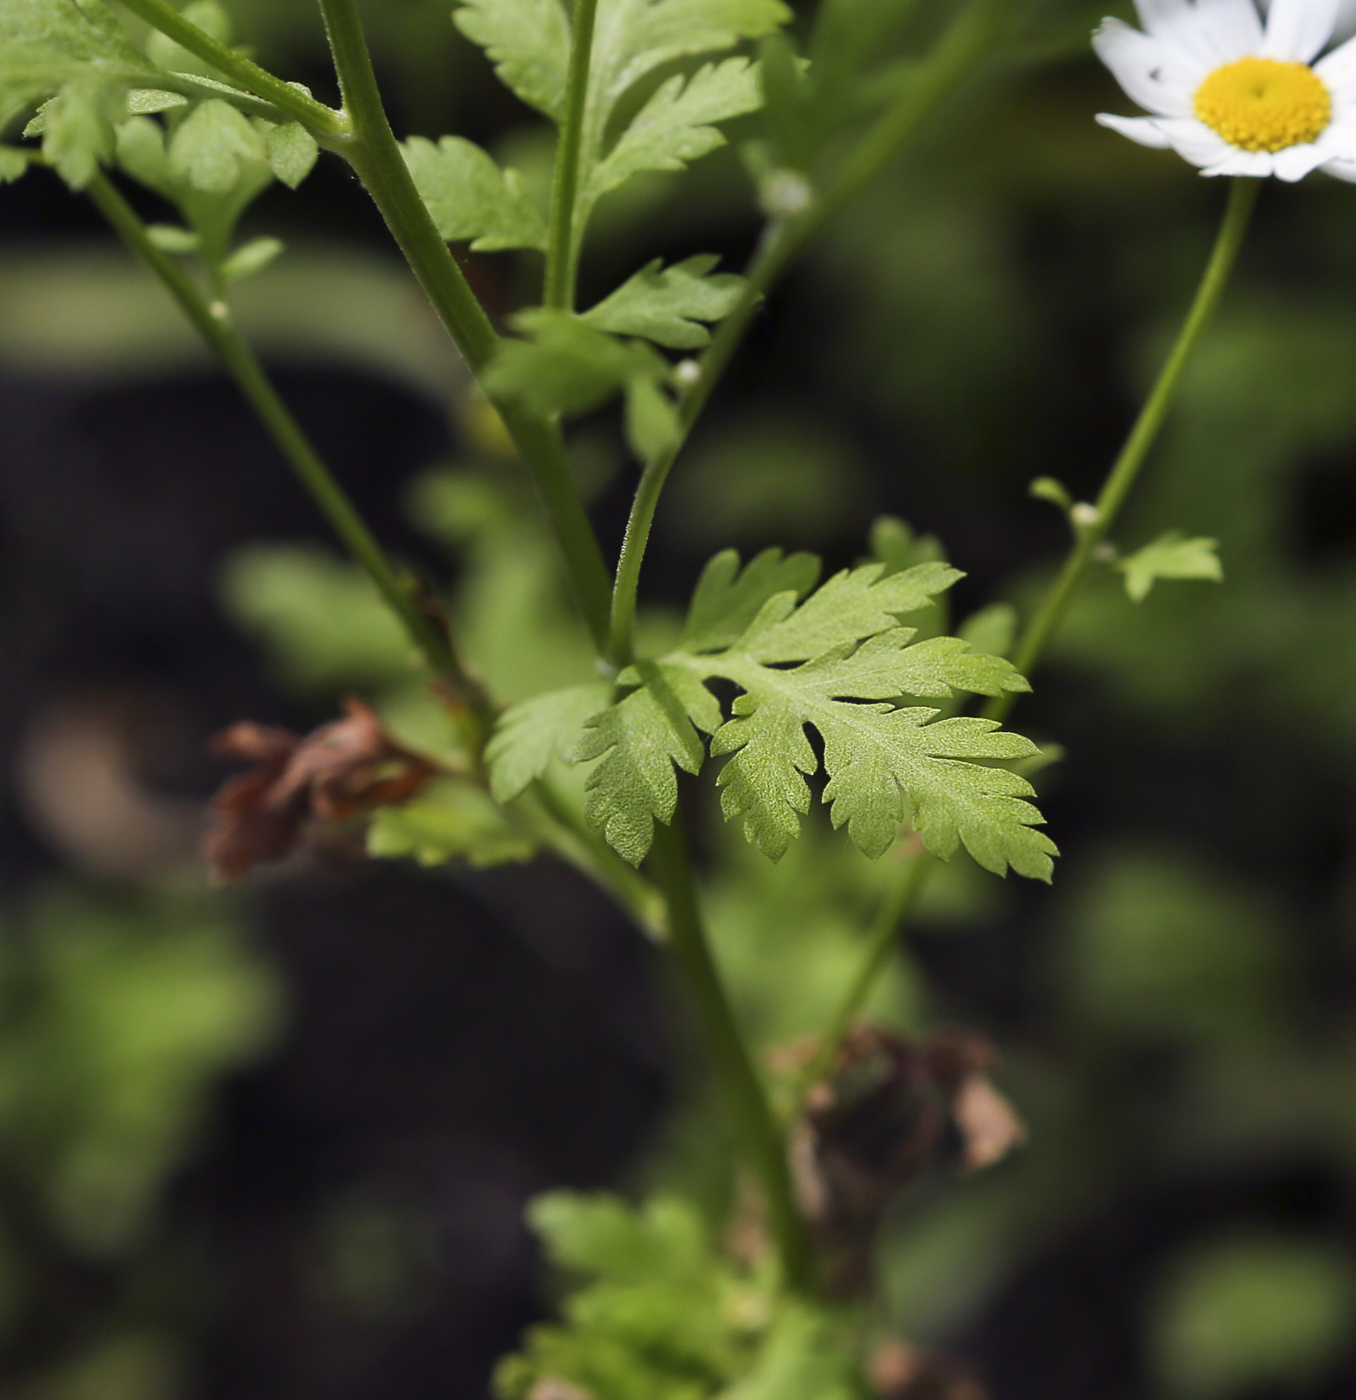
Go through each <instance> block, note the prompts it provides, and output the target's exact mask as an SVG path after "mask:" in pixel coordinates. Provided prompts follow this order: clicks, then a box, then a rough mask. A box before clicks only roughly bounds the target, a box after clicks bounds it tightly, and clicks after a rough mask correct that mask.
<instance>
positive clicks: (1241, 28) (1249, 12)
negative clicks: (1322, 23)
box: [1196, 0, 1326, 63]
mask: <svg viewBox="0 0 1356 1400" xmlns="http://www.w3.org/2000/svg"><path fill="white" fill-rule="evenodd" d="M1196 14H1197V16H1198V18H1197V24H1198V25H1199V26H1200V29H1201V32H1202V33H1203V34H1204V35H1205V37H1206V38H1207V40H1208V41H1209V42H1210V44H1211V46H1212V47H1213V48H1214V51H1215V52H1216V54H1218V56H1219V59H1220V61H1221V62H1222V63H1233V62H1235V61H1236V60H1238V59H1240V58H1246V57H1247V56H1248V55H1249V54H1255V53H1256V52H1257V51H1258V50H1259V49H1260V48H1261V47H1262V40H1263V34H1262V21H1261V19H1260V17H1259V16H1258V14H1257V6H1256V5H1254V4H1253V2H1252V0H1199V3H1198V4H1197V5H1196ZM1325 42H1326V41H1325Z"/></svg>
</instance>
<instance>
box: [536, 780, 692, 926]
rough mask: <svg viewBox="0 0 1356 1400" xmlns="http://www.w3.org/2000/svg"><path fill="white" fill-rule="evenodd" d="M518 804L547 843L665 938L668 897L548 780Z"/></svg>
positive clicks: (628, 911)
mask: <svg viewBox="0 0 1356 1400" xmlns="http://www.w3.org/2000/svg"><path fill="white" fill-rule="evenodd" d="M513 805H514V808H515V810H517V811H518V812H519V813H520V814H521V815H522V816H523V818H524V820H525V821H526V822H527V823H528V825H529V826H531V828H532V830H533V832H534V833H535V834H536V835H537V836H538V837H539V839H540V840H541V841H542V842H543V844H545V845H546V846H549V847H550V849H551V850H553V851H554V852H555V853H556V855H558V856H560V857H561V859H563V860H566V861H568V862H569V863H570V864H571V865H573V866H574V867H575V868H576V869H577V870H579V871H581V872H582V873H583V874H584V875H586V876H588V878H589V879H590V880H592V881H593V883H594V884H596V885H598V886H599V887H601V888H602V889H604V890H606V891H607V892H608V893H609V894H610V895H611V896H612V898H613V899H615V900H616V901H617V903H618V904H619V905H621V907H622V908H623V909H624V910H626V912H627V913H628V914H630V916H631V917H632V918H633V919H634V920H635V921H636V923H637V924H639V926H640V928H641V929H642V931H643V932H644V933H645V934H646V935H647V936H648V937H650V938H652V939H653V940H654V941H655V942H663V941H664V938H665V936H666V930H667V916H666V912H665V905H664V897H663V895H661V894H660V893H659V891H658V890H657V889H655V887H654V886H653V885H652V884H651V883H650V882H649V881H648V880H647V879H646V878H645V877H644V876H643V875H641V874H640V872H639V871H637V870H635V869H634V868H633V867H632V866H630V865H628V864H627V862H626V861H624V860H623V859H622V858H621V857H620V856H619V855H618V854H617V853H616V852H615V851H614V850H613V849H612V847H611V846H609V845H608V844H607V842H606V841H603V840H600V839H599V837H598V836H597V835H596V834H595V833H594V832H592V831H590V830H589V828H588V827H587V826H585V825H584V824H583V822H582V821H580V819H579V814H578V813H577V812H576V811H575V810H574V808H573V807H572V806H571V805H570V804H569V803H568V802H566V801H564V800H563V799H562V797H561V796H560V794H559V793H558V792H557V791H556V790H555V789H554V788H553V787H552V786H551V785H550V783H549V782H547V781H546V780H545V779H538V780H537V781H536V782H535V783H533V784H532V786H531V787H529V788H528V790H527V791H526V792H525V793H524V794H523V796H522V797H521V798H519V799H518V800H517V802H515V803H514V804H513Z"/></svg>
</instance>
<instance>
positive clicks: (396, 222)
mask: <svg viewBox="0 0 1356 1400" xmlns="http://www.w3.org/2000/svg"><path fill="white" fill-rule="evenodd" d="M320 9H321V13H322V14H323V15H324V18H325V29H326V32H327V34H328V35H329V41H330V49H331V51H332V53H333V55H334V66H335V71H336V72H337V73H338V75H339V86H340V90H341V91H342V93H343V97H344V106H345V110H346V111H347V113H348V115H349V117H350V119H351V121H352V127H353V129H352V132H351V134H350V135H348V136H347V137H345V138H344V139H343V140H342V141H338V142H334V143H332V144H333V146H334V148H335V149H336V150H338V151H339V152H340V154H341V155H343V156H344V157H345V158H346V159H347V160H348V162H349V164H350V165H352V166H353V169H354V170H355V171H356V172H357V175H358V178H359V179H360V180H362V182H363V184H364V185H365V186H366V187H367V191H368V193H369V194H370V195H371V196H372V200H373V202H374V203H375V204H376V206H377V208H378V209H379V210H380V211H381V215H382V217H383V218H384V219H385V220H386V225H387V227H388V228H389V229H390V230H391V234H392V236H393V237H394V238H395V240H396V242H397V244H399V246H400V250H401V252H402V253H404V255H405V258H406V260H407V261H408V262H409V264H410V267H411V268H412V269H413V271H414V275H415V276H416V277H417V278H418V279H419V283H420V285H421V286H422V287H423V289H424V291H425V292H426V293H427V295H428V298H429V300H430V301H431V302H432V303H433V307H434V310H435V311H436V312H437V313H438V316H439V318H440V319H441V320H442V322H443V324H444V325H445V326H446V327H447V330H448V333H449V334H450V335H451V336H452V339H453V340H454V341H455V342H456V345H457V348H458V349H459V350H460V351H461V353H462V355H463V356H464V357H465V359H466V363H467V364H468V365H469V366H470V368H471V371H472V373H473V374H476V375H479V374H481V373H482V372H483V371H484V369H485V368H486V366H487V365H488V364H489V362H490V360H491V359H492V358H493V357H494V354H495V352H496V350H497V349H498V346H499V337H498V336H497V335H496V334H495V331H494V327H493V326H492V325H491V324H490V320H489V317H488V316H486V314H485V312H484V309H483V308H482V307H481V305H480V303H479V302H478V301H477V300H476V297H475V293H474V292H472V291H471V288H470V286H469V285H468V283H467V281H466V278H465V276H464V275H463V273H462V270H461V268H459V267H458V266H457V261H456V259H455V258H454V257H453V256H452V253H451V251H450V250H449V248H448V246H447V244H446V243H445V242H444V241H443V236H442V234H440V233H439V232H438V228H437V225H436V224H435V223H434V222H433V219H432V217H431V215H430V214H429V212H428V209H427V207H426V206H425V204H424V201H423V200H422V199H421V198H420V196H419V191H418V189H417V188H416V187H415V183H414V180H413V178H412V177H411V175H410V172H409V168H408V167H407V166H406V164H405V158H404V156H403V155H402V154H401V150H400V145H399V143H398V142H397V141H396V139H395V133H394V132H393V131H392V130H391V124H390V122H389V121H388V120H387V117H386V110H385V108H384V107H383V106H382V101H381V92H380V90H379V89H378V87H377V79H376V74H375V73H374V71H373V69H372V57H371V54H370V53H369V52H368V49H367V39H366V36H365V35H364V33H363V28H362V21H361V19H360V18H359V15H358V8H357V4H356V0H320ZM495 406H496V408H498V410H499V413H500V415H501V417H502V418H503V420H504V423H505V426H506V427H507V428H508V431H509V433H510V435H511V436H512V437H513V440H514V442H515V443H516V444H517V447H518V450H519V451H520V452H521V454H522V456H523V459H524V461H525V462H526V463H527V466H528V469H529V470H530V471H531V472H532V475H533V478H534V479H535V481H536V484H537V489H538V491H539V492H540V494H541V497H542V501H543V503H544V505H545V508H546V513H547V516H548V518H549V520H550V523H551V526H552V529H553V530H554V532H555V535H556V539H557V542H558V543H559V545H560V548H561V551H562V553H563V554H564V556H565V563H566V567H567V569H568V571H569V576H570V583H571V586H572V588H573V591H574V594H575V599H576V601H577V603H578V605H579V608H580V611H581V612H582V613H583V616H584V620H585V622H586V623H587V624H588V628H589V632H590V634H591V635H592V637H593V640H594V645H595V646H596V647H597V649H598V652H599V654H600V655H605V654H606V651H607V639H608V606H609V602H608V600H609V594H610V592H611V582H610V580H609V577H608V571H607V567H606V565H605V564H604V563H603V556H602V552H601V551H600V550H599V548H598V540H597V537H596V536H595V535H594V533H593V527H592V525H590V524H589V518H588V515H587V513H586V512H585V510H584V506H583V502H582V501H581V500H580V499H579V493H578V491H577V490H576V489H575V486H574V480H573V478H572V476H571V474H570V463H569V458H568V457H567V456H566V453H565V445H564V441H563V439H562V437H561V434H560V429H559V427H558V426H557V425H556V424H554V423H549V422H546V421H544V420H542V419H539V418H536V417H534V416H532V415H530V414H528V413H525V412H524V411H523V410H522V409H520V408H518V407H516V406H515V405H513V404H509V403H504V402H502V401H499V402H496V404H495Z"/></svg>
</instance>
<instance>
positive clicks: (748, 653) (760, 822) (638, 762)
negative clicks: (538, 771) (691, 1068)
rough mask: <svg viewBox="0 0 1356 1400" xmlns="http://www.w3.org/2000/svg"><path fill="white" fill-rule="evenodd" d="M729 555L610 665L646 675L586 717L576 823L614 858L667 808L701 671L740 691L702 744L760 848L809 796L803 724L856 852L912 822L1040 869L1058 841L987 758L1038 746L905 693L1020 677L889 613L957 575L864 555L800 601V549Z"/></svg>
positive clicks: (704, 698) (690, 728)
mask: <svg viewBox="0 0 1356 1400" xmlns="http://www.w3.org/2000/svg"><path fill="white" fill-rule="evenodd" d="M738 562H739V561H738V557H737V556H735V555H733V554H732V553H727V554H724V555H719V556H717V558H716V559H714V560H713V561H712V562H711V564H709V565H708V566H707V569H706V571H705V573H704V574H703V576H702V580H701V582H700V583H699V585H698V588H697V592H696V595H695V597H694V600H693V607H692V611H691V613H690V615H689V619H688V625H687V630H686V633H685V638H684V646H683V647H682V649H680V650H678V651H675V652H671V653H669V654H668V655H667V656H665V657H663V658H661V659H660V661H659V662H658V663H647V664H646V665H645V666H643V667H642V666H637V667H635V668H633V670H632V671H631V672H628V673H626V674H625V675H623V676H622V678H621V680H622V683H623V684H639V685H640V686H641V687H642V689H640V690H637V691H634V692H633V693H632V694H630V695H628V696H627V697H626V698H625V699H624V700H623V701H621V702H620V703H619V704H618V705H614V706H613V707H612V709H610V710H608V711H606V712H605V713H604V714H603V715H601V716H599V718H598V719H596V720H595V721H594V723H593V727H592V729H591V731H590V733H592V734H594V735H595V736H596V737H595V738H594V740H593V741H592V742H591V743H590V742H588V741H587V740H586V743H585V745H584V746H583V747H581V750H580V757H581V758H584V759H588V758H594V757H598V756H599V755H606V757H605V758H604V760H603V763H602V764H600V765H599V767H598V768H597V769H596V770H595V771H594V773H593V774H592V775H591V777H590V779H589V784H590V789H591V796H590V803H589V806H588V807H587V808H586V812H585V815H586V817H587V818H588V820H589V821H590V823H591V824H592V825H593V826H594V827H595V828H596V829H598V830H600V831H602V832H603V834H604V836H605V837H606V838H607V840H609V841H610V842H611V843H612V844H613V845H614V847H615V848H616V849H617V850H618V851H619V852H620V853H621V854H622V855H624V856H625V857H626V858H627V859H628V860H631V861H633V862H636V861H639V860H640V859H641V858H642V857H643V856H644V854H645V853H646V851H647V850H648V848H649V843H650V839H651V836H652V831H653V825H652V824H653V821H654V820H655V819H658V820H660V821H667V820H669V819H670V817H671V815H672V811H673V805H674V800H675V797H676V781H675V778H674V773H673V767H674V765H677V766H678V767H682V768H684V769H685V770H686V771H688V772H696V771H697V770H698V769H699V768H700V766H701V761H702V752H701V742H700V740H699V739H698V737H697V734H696V730H697V729H701V730H704V731H705V732H707V733H711V732H712V725H713V720H714V719H716V718H717V717H718V710H717V707H716V705H715V699H714V697H713V696H712V695H711V693H710V692H709V691H708V690H707V689H706V688H705V684H704V683H705V682H707V681H709V680H713V679H721V680H725V681H732V682H733V683H734V684H735V685H737V686H738V687H739V688H740V690H741V692H742V694H740V695H739V696H738V698H737V699H736V700H735V701H734V706H733V715H732V717H731V718H730V719H729V720H728V721H727V722H726V723H725V724H723V725H721V726H720V727H719V728H718V729H716V731H715V733H714V736H713V738H712V740H711V753H712V754H713V755H717V754H729V755H731V757H730V761H729V762H728V763H727V764H726V765H725V767H724V769H723V770H722V771H721V775H720V779H719V783H720V786H721V788H722V789H723V794H722V806H723V808H724V811H725V814H726V817H727V818H728V819H735V818H740V819H742V821H743V825H744V830H745V833H746V835H747V836H748V837H749V839H750V840H751V841H753V842H754V843H755V844H756V845H758V846H759V847H760V849H762V850H763V851H764V852H765V853H766V854H767V855H769V856H771V857H772V858H773V859H774V860H775V859H778V858H780V857H781V855H782V854H784V852H785V851H786V848H787V846H788V845H789V844H790V842H791V841H792V839H793V838H794V837H795V836H796V835H797V833H798V832H799V830H800V817H801V816H802V815H803V814H804V813H805V812H806V811H808V810H809V803H810V787H809V784H808V782H807V778H808V777H810V776H812V775H813V774H814V773H816V772H817V771H818V769H819V758H818V756H817V754H816V751H815V749H814V747H813V746H812V744H811V743H810V740H809V737H808V734H807V730H808V729H814V730H815V731H816V732H817V733H818V735H819V737H820V740H821V741H822V744H823V750H824V759H823V763H824V769H825V771H826V773H827V774H828V778H829V781H828V784H827V786H826V788H825V790H824V800H825V802H827V803H829V804H830V807H831V815H832V818H833V822H834V824H835V826H843V825H846V826H847V828H848V831H849V834H850V835H851V837H852V839H853V840H854V841H855V842H856V844H857V845H858V846H859V847H860V848H861V849H862V850H863V851H865V852H866V853H867V854H868V855H871V856H879V855H882V854H883V853H884V852H885V851H886V850H887V849H888V848H889V847H890V846H891V845H892V844H893V843H894V841H895V839H896V837H897V835H898V831H899V826H900V824H901V823H902V822H906V821H911V822H912V824H913V826H914V828H915V829H916V830H917V831H918V832H919V833H920V834H921V836H922V838H923V840H924V842H925V843H926V844H927V846H928V847H929V849H930V850H932V851H934V852H935V853H936V854H937V855H939V856H942V857H943V858H947V857H949V856H951V855H952V854H953V853H954V852H955V851H956V849H957V847H958V846H959V845H960V844H962V843H963V844H964V845H965V847H966V848H967V849H968V850H969V851H970V853H971V855H973V856H974V858H975V859H976V860H977V861H978V862H979V863H980V864H981V865H983V866H985V867H986V868H987V869H989V870H993V871H995V872H996V873H998V874H1003V873H1005V872H1006V871H1007V869H1008V868H1009V867H1011V868H1012V869H1014V870H1016V871H1018V873H1020V874H1023V875H1029V876H1033V877H1036V878H1039V879H1048V878H1049V876H1050V873H1051V868H1052V865H1051V856H1052V855H1054V854H1055V847H1054V845H1053V843H1052V842H1051V841H1050V840H1049V838H1048V837H1046V836H1044V835H1043V834H1042V833H1040V832H1039V831H1036V830H1035V829H1034V828H1035V827H1036V826H1037V825H1039V824H1040V822H1041V816H1040V813H1039V812H1038V811H1037V810H1036V808H1035V807H1033V806H1032V805H1031V804H1030V803H1029V802H1027V801H1026V800H1025V799H1027V798H1029V797H1031V796H1033V795H1034V794H1033V790H1032V788H1031V785H1030V784H1029V783H1028V782H1027V781H1026V780H1025V779H1024V778H1021V777H1019V776H1018V775H1017V774H1015V773H1013V772H1010V771H1009V770H1008V769H1005V768H998V767H994V766H992V765H993V764H994V763H995V762H1011V761H1014V760H1021V759H1026V758H1029V757H1030V756H1032V755H1033V754H1035V753H1036V752H1037V750H1036V747H1035V745H1034V744H1032V743H1031V742H1030V741H1029V740H1027V739H1024V738H1022V737H1021V736H1020V735H1016V734H1011V733H1007V732H1004V731H1001V730H1000V729H999V727H998V726H997V725H996V724H994V723H993V722H991V721H988V720H982V719H959V718H958V719H938V715H939V713H940V712H939V711H938V710H936V709H931V708H923V707H918V706H914V705H910V704H905V703H901V702H902V701H903V700H904V697H935V698H938V699H943V698H946V699H949V698H950V697H951V696H952V694H953V693H954V692H956V691H965V692H970V693H974V694H981V695H998V694H1001V693H1003V692H1008V691H1021V690H1025V689H1027V683H1026V681H1025V680H1024V679H1023V678H1022V677H1021V676H1020V675H1019V674H1018V673H1017V672H1016V671H1015V670H1014V669H1013V667H1012V666H1011V664H1010V663H1009V662H1007V661H1005V660H1003V659H1002V658H1001V657H997V656H989V655H984V654H980V653H975V652H973V651H971V649H970V646H969V644H968V643H967V642H966V641H964V640H963V639H960V638H956V637H935V638H927V639H924V640H918V634H917V632H916V630H915V629H913V628H910V627H904V626H902V625H901V624H900V622H899V618H900V616H902V615H904V614H908V613H914V612H919V611H920V610H923V609H927V608H929V607H930V606H931V605H932V603H933V601H934V599H935V598H936V597H937V596H938V595H939V594H941V593H942V592H944V591H945V590H946V589H947V588H949V587H950V586H951V585H952V584H953V583H954V582H955V581H956V579H958V578H959V577H960V574H959V573H957V571H956V570H954V569H952V568H950V567H949V566H948V565H946V564H943V563H941V562H939V561H931V562H927V563H922V564H915V565H913V566H912V567H910V568H908V569H905V570H903V571H901V572H899V573H894V574H890V573H887V572H886V566H885V565H884V564H881V563H874V564H866V565H862V566H861V567H859V568H856V569H851V570H844V571H843V572H841V573H839V574H836V575H835V576H834V577H833V578H831V579H829V581H828V582H827V583H825V584H824V585H823V586H822V587H821V588H819V589H818V590H817V591H816V592H814V593H811V594H810V595H809V596H808V597H806V598H805V599H804V601H803V602H801V601H799V600H800V598H801V597H802V595H803V594H804V591H805V589H806V588H808V587H809V586H810V584H811V583H812V582H813V577H814V574H813V569H814V561H813V560H809V559H807V557H806V556H792V558H791V559H785V560H784V559H782V558H781V556H780V555H779V554H777V553H776V552H775V551H769V552H767V553H765V554H763V555H760V556H759V557H758V558H757V559H755V560H754V561H753V562H752V563H751V564H750V566H749V568H748V569H747V570H745V571H744V572H743V573H742V574H741V573H740V572H739V568H738ZM741 624H742V630H739V626H740V625H741ZM717 648H719V649H717ZM797 662H798V663H801V664H798V665H795V666H791V665H790V663H797Z"/></svg>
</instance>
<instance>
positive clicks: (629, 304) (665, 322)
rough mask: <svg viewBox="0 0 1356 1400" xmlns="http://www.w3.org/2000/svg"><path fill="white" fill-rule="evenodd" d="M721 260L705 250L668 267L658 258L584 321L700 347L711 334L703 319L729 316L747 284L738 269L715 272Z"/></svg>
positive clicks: (686, 347) (677, 346)
mask: <svg viewBox="0 0 1356 1400" xmlns="http://www.w3.org/2000/svg"><path fill="white" fill-rule="evenodd" d="M717 262H719V259H718V258H716V257H714V256H712V255H710V254H704V255H702V256H699V257H695V258H688V259H686V260H685V261H683V262H680V263H674V264H673V265H672V266H670V267H667V268H664V267H662V264H661V260H660V259H659V258H656V259H655V260H654V261H653V262H651V263H649V264H647V265H646V266H645V267H643V268H641V270H640V271H639V272H637V273H636V274H635V276H633V277H631V278H630V279H629V280H628V281H626V282H623V283H622V285H621V286H620V287H618V288H617V290H616V291H615V292H613V293H612V295H611V296H609V297H607V298H605V299H604V300H603V301H600V302H599V303H598V305H597V306H595V307H593V308H592V310H590V311H586V312H585V313H584V320H585V321H587V322H588V323H589V325H591V326H596V327H597V328H598V329H599V330H601V331H610V332H611V333H612V334H613V335H639V336H644V337H645V338H646V339H647V340H653V341H654V342H655V343H656V344H658V345H665V346H668V347H669V348H670V349H672V350H700V349H701V348H702V347H703V346H704V345H707V344H709V342H710V340H711V333H710V332H709V331H708V330H707V329H706V327H705V326H703V325H701V324H699V323H700V322H702V321H719V320H722V319H723V318H724V317H726V316H728V315H729V314H730V312H731V311H733V310H734V307H735V303H736V302H737V301H738V300H739V296H740V293H741V291H742V290H743V287H744V279H743V278H742V277H738V276H736V275H735V274H733V273H719V274H717V275H715V276H712V275H711V269H712V268H714V267H715V265H716V264H717Z"/></svg>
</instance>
